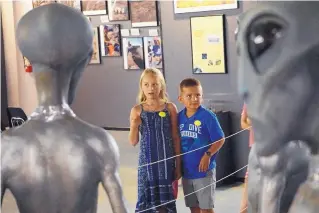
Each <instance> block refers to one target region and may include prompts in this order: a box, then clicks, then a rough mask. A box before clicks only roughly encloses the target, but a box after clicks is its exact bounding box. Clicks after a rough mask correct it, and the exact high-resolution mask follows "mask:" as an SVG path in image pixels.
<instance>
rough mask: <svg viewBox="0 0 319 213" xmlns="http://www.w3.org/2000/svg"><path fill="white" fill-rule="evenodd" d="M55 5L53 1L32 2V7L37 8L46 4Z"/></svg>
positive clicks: (39, 0) (35, 0) (40, 0)
mask: <svg viewBox="0 0 319 213" xmlns="http://www.w3.org/2000/svg"><path fill="white" fill-rule="evenodd" d="M51 3H55V1H54V0H32V7H33V8H37V7H40V6H43V5H46V4H51Z"/></svg>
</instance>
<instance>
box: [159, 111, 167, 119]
mask: <svg viewBox="0 0 319 213" xmlns="http://www.w3.org/2000/svg"><path fill="white" fill-rule="evenodd" d="M158 115H159V116H160V117H162V118H164V117H165V116H166V113H165V112H159V113H158Z"/></svg>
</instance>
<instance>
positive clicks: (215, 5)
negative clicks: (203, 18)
mask: <svg viewBox="0 0 319 213" xmlns="http://www.w3.org/2000/svg"><path fill="white" fill-rule="evenodd" d="M236 8H238V0H225V1H222V0H214V1H208V0H205V1H198V0H187V1H185V0H174V12H175V13H194V12H204V11H214V10H227V9H236Z"/></svg>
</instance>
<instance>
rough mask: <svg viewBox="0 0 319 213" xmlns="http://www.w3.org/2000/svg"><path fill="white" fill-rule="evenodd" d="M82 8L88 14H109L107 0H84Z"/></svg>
mask: <svg viewBox="0 0 319 213" xmlns="http://www.w3.org/2000/svg"><path fill="white" fill-rule="evenodd" d="M81 8H82V12H83V14H84V15H86V16H94V15H107V4H106V1H99V0H97V1H94V0H84V1H81Z"/></svg>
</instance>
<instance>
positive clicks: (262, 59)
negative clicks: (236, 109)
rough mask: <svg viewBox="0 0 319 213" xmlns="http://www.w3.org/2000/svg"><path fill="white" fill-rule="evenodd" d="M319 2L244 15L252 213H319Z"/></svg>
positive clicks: (267, 6) (268, 5)
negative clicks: (250, 127) (250, 137)
mask: <svg viewBox="0 0 319 213" xmlns="http://www.w3.org/2000/svg"><path fill="white" fill-rule="evenodd" d="M318 11H319V2H315V1H312V2H304V1H295V2H286V1H283V2H277V1H273V2H258V4H257V6H256V7H255V8H252V9H251V10H249V11H247V12H245V13H244V14H242V15H241V16H240V23H239V30H238V35H237V48H238V50H237V52H238V57H239V58H238V59H239V90H240V91H239V92H240V94H241V95H242V96H243V98H244V100H245V102H246V104H247V110H248V115H249V117H250V119H251V121H252V128H253V131H254V136H255V144H254V145H253V147H252V150H251V153H250V156H249V178H248V212H249V213H266V212H267V213H287V212H290V213H297V212H302V213H318V212H319V155H318V154H319V153H318V150H319V149H318V147H319V36H318V35H319V21H318V20H319V12H318Z"/></svg>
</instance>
